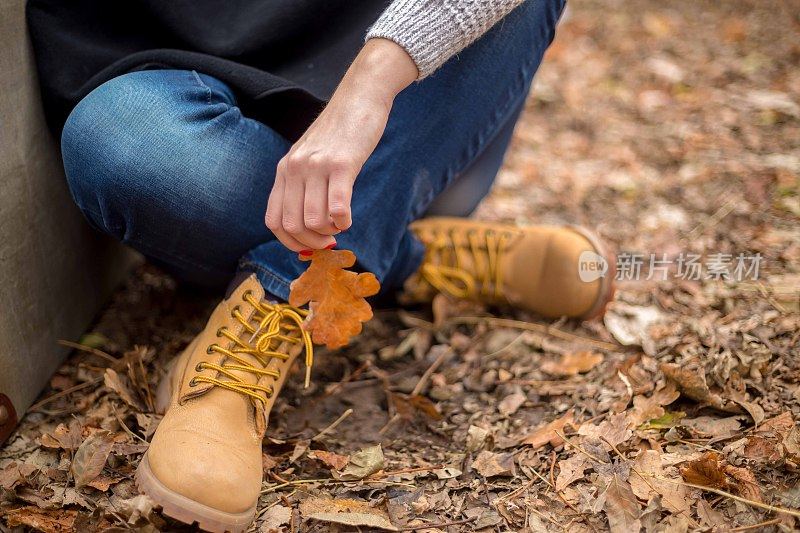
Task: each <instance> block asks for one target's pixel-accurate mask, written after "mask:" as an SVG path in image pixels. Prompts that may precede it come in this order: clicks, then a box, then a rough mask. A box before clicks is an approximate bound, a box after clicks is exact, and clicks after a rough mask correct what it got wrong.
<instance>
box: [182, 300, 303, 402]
mask: <svg viewBox="0 0 800 533" xmlns="http://www.w3.org/2000/svg"><path fill="white" fill-rule="evenodd" d="M242 299H243V300H244V301H245V302H247V303H249V304H250V305H252V306H253V308H254V309H255V311H256V314H257V315H258V316H254V318H251V319H250V320H248V319H247V318H245V316H244V315H242V313H241V310H240V308H239V306H238V305H237V306H236V307H234V308H233V310H232V311H231V316H233V317H234V318H236V320H238V321H239V322H240V323H241V324H242V325H243V326H244V328H245V331H246V332H247V333H250V338H249V339H248V340H247V341H245V340H243V339H242V338H240V337H239V336H238V335H235V334H234V333H232V332H231V331H230V330H229V329H228V328H227V327H225V326H223V327H221V328H219V329H218V330H217V337H225V338H227V339H228V340H230V341H231V342H233V343H234V346H233V347H232V348H230V349H228V348H225V347H223V346H220V345H219V344H216V343H215V344H211V345H210V346H209V347H208V349H207V351H208V353H209V355H210V354H213V353H214V352H217V353H221V354H223V355H225V356H226V357H225V359H223V360H222V362H221V363H220V364H214V363H209V362H206V361H202V362H200V363H199V364H198V365H197V367H196V368H195V370H197V371H198V372H202V371H203V370H206V369H210V370H215V371H216V372H218V373H219V374H222V375H223V376H225V377H227V378H228V379H227V380H226V379H218V378H214V377H208V376H195V377H193V378H192V380H191V381H190V382H189V386H191V387H194V386H196V385H197V383H210V384H212V385H214V386H217V387H222V388H224V389H228V390H232V391H234V392H239V393H241V394H245V395H247V396H250V397H251V398H253V399H255V400H259V401H260V402H262V403H266V400H265V399H264V396H262V395H261V394H258V393H259V392H262V393H263V394H264V395H265V396H266V397H267V398H270V397H271V396H272V394H273V392H274V390H273V388H272V387H271V386H263V385H258V384H257V383H256V384H254V383H247V382H245V381H244V380H242V379H241V378H240V377H239V376H237V375H236V374H234V371H240V372H250V373H252V374H255V375H257V376H270V377H272V378H273V379H279V378H280V377H281V373H280V370H272V369H267V368H264V367H266V366H267V363H268V362H269V360H270V359H272V358H275V359H279V360H281V361H285V360H287V359H289V354H287V353H284V352H281V351H278V350H277V348H278V347H279V345H280V344H282V343H283V342H289V343H292V344H298V343H302V344H303V345H304V348H305V352H306V358H305V363H306V377H305V386H306V387H307V386H308V384H309V382H310V379H311V366H312V364H313V363H314V348H313V345H312V343H311V335H309V333H308V332H307V331H306V330H304V329H303V318H304V317H305V316H306V315H307V314H308V312H307V311H304V310H302V309H297V308H296V307H293V306H291V305H288V304H279V303H274V304H273V303H268V302H260V301H258V300H256V298H255V297H253V293H252V292H251V291H245V293H244V294H243V295H242ZM256 321H258V325H257V326H253V324H252V322H256ZM244 355H250V356H253V357H255V358H256V359H257V360H258V361H259V362H261V363H262V367H261V368H259V367H258V366H256V365H254V364H253V363H252V362H251V361H249V360H248V359H247V358H245V357H243V356H244ZM231 360H232V361H231Z"/></svg>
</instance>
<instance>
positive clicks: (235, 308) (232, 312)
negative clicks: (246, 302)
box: [231, 305, 242, 318]
mask: <svg viewBox="0 0 800 533" xmlns="http://www.w3.org/2000/svg"><path fill="white" fill-rule="evenodd" d="M241 312H242V309H241V307H239V306H238V305H237V306H235V307H234V308H233V309H232V310H231V316H232V317H233V318H236V313H239V314H241Z"/></svg>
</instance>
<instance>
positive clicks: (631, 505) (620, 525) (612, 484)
mask: <svg viewBox="0 0 800 533" xmlns="http://www.w3.org/2000/svg"><path fill="white" fill-rule="evenodd" d="M602 497H603V498H604V505H603V510H604V511H605V512H606V516H607V517H608V527H609V530H610V531H611V533H630V532H631V531H639V530H640V529H641V522H640V521H639V517H640V516H641V514H642V508H641V506H640V505H639V502H638V501H636V496H635V495H634V494H633V490H632V489H631V485H630V483H628V482H627V481H625V480H624V479H622V478H621V477H620V476H619V474H614V475H612V476H611V480H610V481H609V483H608V486H607V487H606V490H605V492H604V493H603V495H602Z"/></svg>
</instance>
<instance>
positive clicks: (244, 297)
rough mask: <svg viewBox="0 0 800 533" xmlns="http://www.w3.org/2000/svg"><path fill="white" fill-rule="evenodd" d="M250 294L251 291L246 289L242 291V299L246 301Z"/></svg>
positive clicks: (251, 294) (251, 293)
mask: <svg viewBox="0 0 800 533" xmlns="http://www.w3.org/2000/svg"><path fill="white" fill-rule="evenodd" d="M251 296H253V291H251V290H250V289H247V290H246V291H244V294H242V300H244V301H247V299H248V298H249V297H251Z"/></svg>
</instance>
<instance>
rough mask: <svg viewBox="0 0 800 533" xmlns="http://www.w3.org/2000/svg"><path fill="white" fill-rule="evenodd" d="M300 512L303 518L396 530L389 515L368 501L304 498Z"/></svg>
mask: <svg viewBox="0 0 800 533" xmlns="http://www.w3.org/2000/svg"><path fill="white" fill-rule="evenodd" d="M300 514H301V515H302V516H303V519H305V520H319V521H322V522H333V523H335V524H344V525H347V526H366V527H371V528H380V529H384V530H388V531H397V527H396V526H395V525H394V524H392V523H391V522H390V521H389V515H388V513H387V512H386V511H384V510H383V509H381V508H378V507H373V506H371V505H370V504H369V502H366V501H362V500H354V499H350V498H337V499H332V498H315V497H312V498H306V499H305V500H303V502H302V503H301V504H300Z"/></svg>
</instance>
